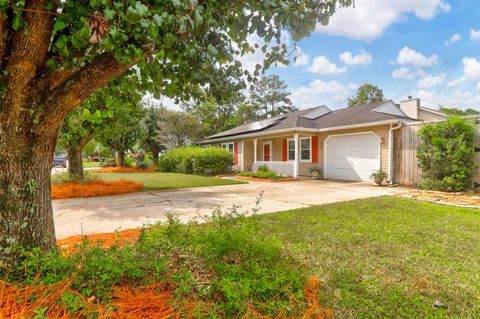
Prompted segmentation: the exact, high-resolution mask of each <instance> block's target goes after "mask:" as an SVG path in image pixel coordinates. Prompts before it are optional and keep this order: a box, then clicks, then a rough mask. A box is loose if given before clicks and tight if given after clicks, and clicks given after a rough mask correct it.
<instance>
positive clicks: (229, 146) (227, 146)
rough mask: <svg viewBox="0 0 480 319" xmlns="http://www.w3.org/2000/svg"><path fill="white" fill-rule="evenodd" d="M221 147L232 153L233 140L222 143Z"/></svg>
mask: <svg viewBox="0 0 480 319" xmlns="http://www.w3.org/2000/svg"><path fill="white" fill-rule="evenodd" d="M221 147H222V148H224V149H226V150H227V151H230V152H232V153H233V142H229V143H222V145H221Z"/></svg>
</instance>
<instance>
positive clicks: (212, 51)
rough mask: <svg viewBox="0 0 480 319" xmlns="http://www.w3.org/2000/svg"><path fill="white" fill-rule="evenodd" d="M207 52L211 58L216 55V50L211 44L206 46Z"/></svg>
mask: <svg viewBox="0 0 480 319" xmlns="http://www.w3.org/2000/svg"><path fill="white" fill-rule="evenodd" d="M207 50H208V53H210V54H211V55H213V56H215V55H217V54H218V50H217V48H216V47H215V46H213V45H211V44H209V45H208V47H207Z"/></svg>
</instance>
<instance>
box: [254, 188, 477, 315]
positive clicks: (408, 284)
mask: <svg viewBox="0 0 480 319" xmlns="http://www.w3.org/2000/svg"><path fill="white" fill-rule="evenodd" d="M259 220H260V222H261V225H262V226H261V228H262V229H263V231H264V232H265V233H266V234H269V235H271V236H275V237H277V238H278V239H280V240H281V241H282V242H283V243H284V246H285V249H286V250H287V254H288V255H290V256H291V257H292V258H295V259H298V260H301V261H302V263H303V264H304V265H305V268H306V272H307V273H308V274H311V275H317V276H319V278H320V279H321V280H322V281H323V288H322V296H321V301H322V303H323V304H324V305H325V306H328V307H332V308H334V310H335V318H480V210H475V209H466V208H455V207H449V206H441V205H436V204H430V203H425V202H419V201H413V200H409V199H400V198H394V197H380V198H372V199H366V200H356V201H351V202H344V203H339V204H331V205H324V206H317V207H311V208H305V209H297V210H292V211H286V212H281V213H277V214H270V215H262V216H260V217H259ZM437 300H438V301H439V302H440V303H441V304H443V306H441V307H437V306H434V303H435V302H436V301H437Z"/></svg>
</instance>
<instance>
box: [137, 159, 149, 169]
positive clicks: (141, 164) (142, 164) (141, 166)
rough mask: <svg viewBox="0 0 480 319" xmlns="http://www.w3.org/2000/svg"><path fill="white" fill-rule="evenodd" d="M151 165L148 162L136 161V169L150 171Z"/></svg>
mask: <svg viewBox="0 0 480 319" xmlns="http://www.w3.org/2000/svg"><path fill="white" fill-rule="evenodd" d="M149 167H150V165H148V163H147V162H140V161H135V168H136V169H140V170H145V169H148V168H149Z"/></svg>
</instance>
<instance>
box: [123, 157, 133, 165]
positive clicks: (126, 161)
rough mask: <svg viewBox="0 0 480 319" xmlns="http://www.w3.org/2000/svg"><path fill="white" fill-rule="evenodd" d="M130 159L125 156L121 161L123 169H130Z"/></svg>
mask: <svg viewBox="0 0 480 319" xmlns="http://www.w3.org/2000/svg"><path fill="white" fill-rule="evenodd" d="M132 161H133V160H132V158H131V157H130V156H125V158H124V159H123V165H125V167H132V166H133V165H132Z"/></svg>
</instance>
